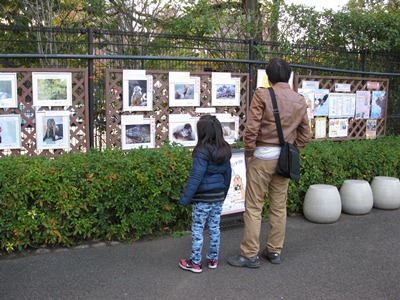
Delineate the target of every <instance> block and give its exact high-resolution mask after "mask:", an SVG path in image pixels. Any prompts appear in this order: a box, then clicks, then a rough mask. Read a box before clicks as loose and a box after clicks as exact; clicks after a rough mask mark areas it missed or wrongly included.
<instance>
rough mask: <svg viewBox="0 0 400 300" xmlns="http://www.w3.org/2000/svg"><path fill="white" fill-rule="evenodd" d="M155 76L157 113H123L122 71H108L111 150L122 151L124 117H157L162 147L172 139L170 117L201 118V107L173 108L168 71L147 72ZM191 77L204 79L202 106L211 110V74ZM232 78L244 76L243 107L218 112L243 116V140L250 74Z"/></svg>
mask: <svg viewBox="0 0 400 300" xmlns="http://www.w3.org/2000/svg"><path fill="white" fill-rule="evenodd" d="M146 74H147V75H152V76H153V110H152V111H147V112H145V111H135V112H127V111H123V100H122V99H123V87H122V70H107V72H106V87H105V88H106V90H105V94H106V140H107V147H110V148H121V133H122V132H121V115H131V114H133V115H136V114H141V115H143V117H144V118H154V119H155V123H156V126H155V127H156V128H155V130H156V132H155V147H160V146H161V145H162V143H163V142H164V141H165V140H167V139H168V116H169V114H190V115H191V116H199V114H198V113H197V112H196V108H198V107H169V101H168V99H169V77H168V72H167V71H147V72H146ZM190 75H191V76H198V77H200V107H201V108H210V107H211V73H204V72H191V73H190ZM231 75H232V77H240V80H241V87H240V88H241V91H240V106H229V107H221V106H216V107H215V110H216V113H226V114H230V115H233V116H239V138H240V137H241V136H242V132H243V130H244V123H245V118H246V111H247V105H248V103H249V101H248V98H249V96H248V95H249V81H248V74H244V73H232V74H231Z"/></svg>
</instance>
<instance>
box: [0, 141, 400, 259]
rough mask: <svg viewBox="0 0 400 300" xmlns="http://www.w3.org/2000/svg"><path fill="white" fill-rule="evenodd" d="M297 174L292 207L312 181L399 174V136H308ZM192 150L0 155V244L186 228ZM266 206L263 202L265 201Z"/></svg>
mask: <svg viewBox="0 0 400 300" xmlns="http://www.w3.org/2000/svg"><path fill="white" fill-rule="evenodd" d="M301 157H302V159H301V168H302V177H301V179H300V181H299V182H298V183H294V182H291V183H290V186H289V193H288V202H287V208H288V212H289V213H301V211H302V204H303V199H304V196H305V193H306V192H307V189H308V187H309V186H310V185H311V184H317V183H324V184H331V185H334V186H336V187H338V188H340V186H341V185H342V183H343V181H344V180H346V179H363V180H367V181H368V182H371V181H372V179H373V178H374V177H375V176H390V177H397V178H399V177H400V175H399V170H400V137H399V136H397V137H385V138H380V139H377V140H359V141H342V142H332V141H320V142H318V141H313V142H311V143H310V144H309V145H308V146H307V147H306V148H305V149H304V150H303V151H302V153H301ZM190 168H191V152H190V150H189V149H187V148H184V147H181V146H179V145H171V144H169V143H165V144H164V145H163V146H162V147H161V148H159V149H134V150H131V151H129V152H124V151H122V150H105V151H102V152H101V151H98V150H92V151H90V152H89V153H75V154H73V153H68V154H65V155H62V156H60V157H58V158H55V159H49V158H45V157H31V158H28V157H25V156H22V157H8V156H6V157H3V158H1V159H0V251H2V252H13V251H21V250H22V249H24V248H27V247H52V246H64V247H70V246H74V245H77V244H80V243H84V242H88V241H89V242H91V241H112V240H114V241H130V240H136V239H140V238H142V237H145V236H155V235H159V234H163V233H172V232H174V231H175V232H176V231H179V230H183V229H187V228H189V226H190V222H191V221H190V207H189V208H186V207H182V206H180V205H178V199H179V196H180V192H181V191H182V188H183V186H184V184H185V183H186V180H187V178H188V175H189V172H190ZM266 208H268V202H267V204H266Z"/></svg>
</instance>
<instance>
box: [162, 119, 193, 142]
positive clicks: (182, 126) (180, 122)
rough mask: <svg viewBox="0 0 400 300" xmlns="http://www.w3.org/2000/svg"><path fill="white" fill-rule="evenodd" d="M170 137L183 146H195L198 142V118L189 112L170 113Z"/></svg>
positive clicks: (172, 140)
mask: <svg viewBox="0 0 400 300" xmlns="http://www.w3.org/2000/svg"><path fill="white" fill-rule="evenodd" d="M168 122H169V130H168V138H169V140H170V141H171V142H176V143H179V144H181V145H182V146H189V147H190V146H195V145H196V143H197V131H196V125H197V118H196V117H192V116H191V115H189V114H182V115H180V114H172V115H169V119H168Z"/></svg>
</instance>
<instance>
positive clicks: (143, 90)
mask: <svg viewBox="0 0 400 300" xmlns="http://www.w3.org/2000/svg"><path fill="white" fill-rule="evenodd" d="M129 106H147V80H129Z"/></svg>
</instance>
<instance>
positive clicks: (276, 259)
mask: <svg viewBox="0 0 400 300" xmlns="http://www.w3.org/2000/svg"><path fill="white" fill-rule="evenodd" d="M263 256H264V257H265V258H266V259H268V260H269V261H270V262H271V264H274V265H279V264H280V263H281V256H280V254H279V253H277V252H268V251H267V250H264V252H263Z"/></svg>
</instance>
